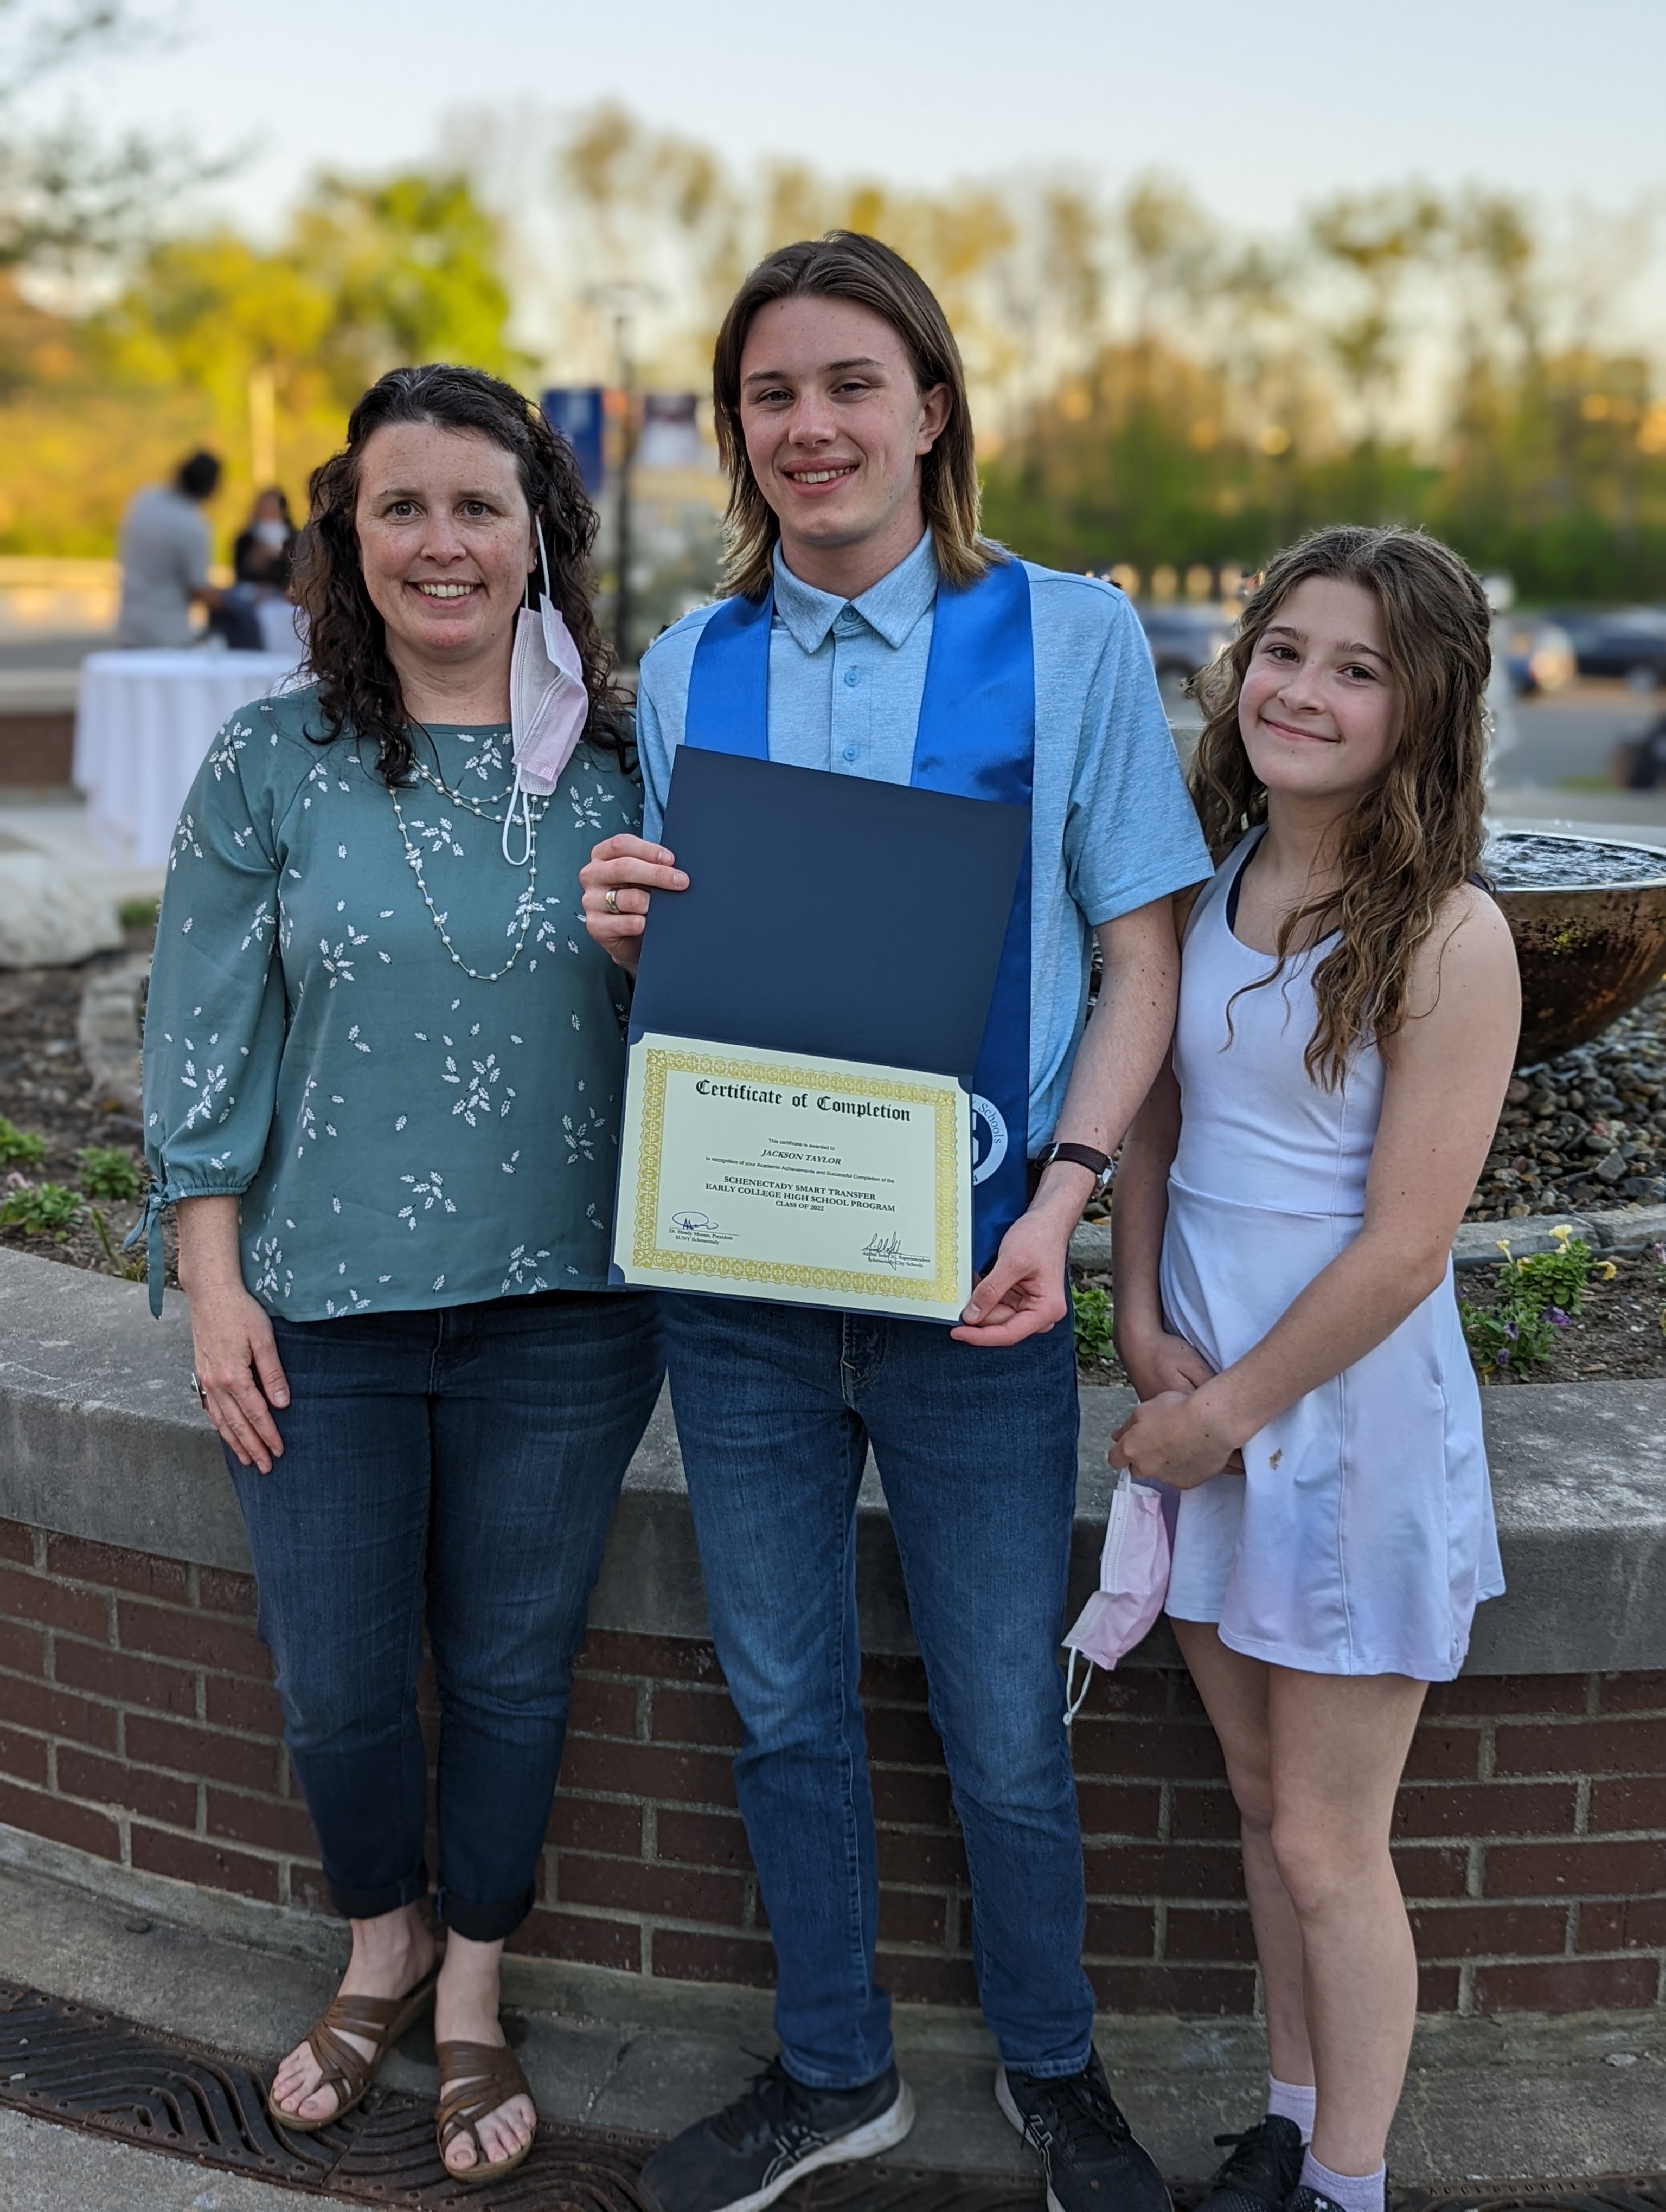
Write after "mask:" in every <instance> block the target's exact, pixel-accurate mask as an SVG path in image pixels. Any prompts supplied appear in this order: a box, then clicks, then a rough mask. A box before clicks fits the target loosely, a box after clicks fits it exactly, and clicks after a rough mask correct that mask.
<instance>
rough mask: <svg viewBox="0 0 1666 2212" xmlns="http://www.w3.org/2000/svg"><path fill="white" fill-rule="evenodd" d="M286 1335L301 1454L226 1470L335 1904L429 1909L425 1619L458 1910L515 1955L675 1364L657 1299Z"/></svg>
mask: <svg viewBox="0 0 1666 2212" xmlns="http://www.w3.org/2000/svg"><path fill="white" fill-rule="evenodd" d="M272 1326H273V1329H274V1331H275V1333H276V1335H277V1351H278V1357H279V1358H281V1359H282V1361H283V1370H284V1373H285V1375H286V1376H288V1378H289V1391H290V1400H289V1406H288V1407H287V1408H286V1409H285V1410H283V1412H281V1413H277V1414H276V1415H275V1417H274V1418H275V1419H276V1420H277V1426H278V1429H279V1431H280V1433H281V1434H282V1436H283V1457H282V1458H281V1459H279V1460H277V1461H276V1462H274V1464H273V1468H272V1472H271V1474H261V1473H260V1472H259V1471H258V1469H257V1468H241V1467H239V1466H238V1465H237V1464H236V1462H235V1461H234V1459H233V1458H232V1455H230V1453H228V1454H227V1463H228V1466H229V1467H230V1468H231V1473H232V1479H233V1480H234V1482H235V1484H236V1486H237V1492H238V1497H239V1499H240V1503H241V1504H242V1508H243V1518H244V1521H245V1522H246V1525H247V1528H248V1533H249V1548H250V1551H251V1552H252V1554H253V1557H254V1568H255V1577H256V1581H257V1583H258V1590H259V1618H258V1626H259V1631H260V1633H261V1635H262V1636H263V1637H264V1639H265V1641H266V1643H267V1644H268V1645H269V1646H270V1648H271V1653H272V1656H273V1658H274V1660H275V1661H276V1662H277V1689H278V1695H279V1697H280V1698H281V1699H282V1701H283V1719H284V1731H283V1733H284V1741H285V1742H286V1743H287V1744H288V1746H289V1758H290V1761H291V1763H292V1765H293V1766H294V1768H295V1773H296V1775H297V1777H298V1778H299V1779H300V1782H301V1789H302V1790H304V1792H305V1793H306V1797H307V1809H308V1811H309V1812H310V1813H311V1814H312V1816H313V1826H314V1827H315V1828H316V1829H317V1831H318V1837H319V1844H320V1846H321V1849H322V1853H323V1859H324V1871H325V1877H326V1879H327V1881H328V1882H329V1886H330V1894H331V1899H332V1900H333V1902H334V1904H335V1905H336V1907H337V1911H341V1912H343V1913H345V1914H347V1915H349V1916H350V1917H353V1918H355V1919H373V1918H374V1917H376V1916H377V1915H378V1914H380V1913H384V1912H391V1911H393V1910H394V1909H395V1908H396V1907H397V1906H399V1905H408V1904H410V1903H411V1902H413V1901H414V1900H415V1899H419V1898H422V1897H423V1896H425V1895H426V1894H427V1892H428V1886H429V1875H428V1869H427V1867H426V1865H425V1863H424V1860H423V1831H424V1828H425V1826H426V1820H427V1813H428V1763H427V1759H426V1758H425V1756H424V1753H423V1735H422V1731H421V1729H420V1728H419V1726H418V1724H417V1669H418V1667H419V1665H420V1663H421V1659H422V1635H423V1617H424V1613H425V1612H426V1616H427V1624H428V1635H429V1647H430V1649H431V1650H432V1653H433V1656H434V1671H435V1680H436V1682H437V1686H438V1691H439V1701H440V1758H439V1783H438V1791H437V1796H438V1814H439V1869H438V1872H439V1893H438V1899H437V1903H438V1909H439V1911H440V1916H441V1918H442V1919H443V1920H444V1921H445V1922H446V1923H447V1925H448V1926H449V1927H451V1928H453V1929H455V1930H456V1931H457V1933H458V1934H459V1935H460V1936H470V1937H472V1938H473V1939H474V1940H475V1941H476V1942H492V1941H494V1940H496V1938H498V1937H501V1936H508V1935H509V1934H510V1933H511V1932H512V1931H513V1930H514V1929H515V1928H516V1927H518V1926H519V1925H520V1922H521V1921H522V1920H523V1919H525V1917H526V1914H527V1912H528V1911H529V1910H530V1909H531V1905H532V1891H533V1881H534V1878H535V1875H536V1870H537V1867H538V1856H539V1853H540V1851H541V1850H542V1849H543V1845H544V1833H545V1830H546V1828H547V1826H548V1824H549V1818H550V1798H551V1797H552V1796H553V1795H554V1792H555V1786H556V1772H557V1770H558V1769H559V1767H560V1765H561V1753H562V1741H563V1739H564V1737H565V1735H566V1729H567V1709H568V1703H569V1696H570V1693H571V1687H572V1672H573V1659H574V1656H575V1653H576V1652H577V1650H578V1649H579V1646H580V1644H581V1643H582V1642H583V1640H584V1629H585V1614H586V1611H587V1607H588V1604H589V1600H590V1591H591V1587H592V1585H593V1583H594V1581H595V1579H596V1572H597V1569H598V1567H599V1565H600V1563H601V1556H602V1545H603V1542H604V1540H605V1536H606V1534H607V1523H608V1518H609V1516H610V1515H611V1511H612V1509H613V1502H614V1499H615V1498H617V1495H618V1490H619V1485H620V1482H621V1480H623V1475H624V1471H625V1468H626V1467H627V1465H628V1464H629V1460H630V1455H631V1454H632V1453H633V1452H634V1451H635V1448H636V1445H637V1443H638V1441H639V1439H640V1438H641V1434H642V1431H643V1429H644V1428H645V1427H646V1425H647V1424H648V1416H649V1414H650V1413H652V1412H653V1409H654V1399H655V1397H656V1396H657V1395H658V1392H659V1389H660V1377H661V1374H662V1372H663V1359H662V1354H661V1347H660V1304H659V1300H658V1299H657V1298H656V1297H653V1296H652V1295H646V1294H642V1293H639V1292H624V1293H611V1292H595V1291H592V1292H583V1291H580V1292H572V1291H550V1292H547V1293H540V1294H534V1295H532V1296H529V1297H508V1298H495V1299H491V1300H489V1301H488V1302H486V1303H484V1304H477V1305H466V1306H448V1307H443V1308H441V1309H438V1310H434V1311H429V1312H404V1313H399V1312H394V1313H364V1314H351V1315H346V1316H343V1317H341V1318H340V1319H338V1320H335V1321H319V1322H284V1321H274V1322H273V1324H272Z"/></svg>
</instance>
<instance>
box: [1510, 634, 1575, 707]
mask: <svg viewBox="0 0 1666 2212" xmlns="http://www.w3.org/2000/svg"><path fill="white" fill-rule="evenodd" d="M1493 639H1494V644H1493V651H1494V653H1499V654H1500V655H1501V657H1502V659H1503V661H1504V665H1505V671H1507V673H1508V675H1509V678H1510V683H1511V689H1512V690H1514V691H1516V692H1517V694H1518V695H1521V696H1525V695H1526V694H1527V693H1529V692H1533V691H1560V690H1561V688H1562V686H1563V685H1564V684H1571V683H1572V681H1573V676H1574V653H1573V641H1572V638H1571V637H1570V636H1569V635H1568V634H1567V632H1566V629H1564V628H1563V627H1562V624H1561V623H1560V622H1554V621H1552V620H1551V619H1550V618H1549V617H1547V616H1544V615H1519V616H1517V617H1515V619H1514V620H1511V619H1508V618H1505V619H1504V620H1502V621H1499V622H1495V623H1493Z"/></svg>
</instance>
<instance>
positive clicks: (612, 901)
mask: <svg viewBox="0 0 1666 2212" xmlns="http://www.w3.org/2000/svg"><path fill="white" fill-rule="evenodd" d="M606 906H607V910H608V912H609V913H610V914H617V912H618V911H619V894H618V893H617V891H616V890H610V891H609V892H608V894H607V899H606Z"/></svg>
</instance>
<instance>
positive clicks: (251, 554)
mask: <svg viewBox="0 0 1666 2212" xmlns="http://www.w3.org/2000/svg"><path fill="white" fill-rule="evenodd" d="M300 542H301V532H299V531H298V530H297V529H296V528H295V524H294V522H293V521H292V520H291V519H290V515H289V498H288V495H286V494H285V493H284V492H283V490H282V489H280V488H279V487H278V486H277V484H271V485H269V486H268V487H267V489H265V490H264V491H263V492H258V493H257V494H256V495H255V502H254V511H253V513H252V514H251V515H250V517H249V520H248V522H247V524H246V526H245V527H244V528H243V529H241V530H240V531H239V532H238V533H237V539H236V543H235V544H234V545H233V547H232V556H231V561H232V569H233V573H234V575H235V577H236V581H235V582H234V584H233V586H232V587H231V589H230V590H229V591H228V592H227V593H226V595H225V599H224V601H223V603H222V605H221V607H220V608H219V609H218V610H217V611H216V614H215V616H214V617H213V627H214V628H215V629H216V630H218V631H219V632H220V634H221V635H222V636H223V637H224V639H225V641H226V642H227V644H228V645H229V646H235V647H244V648H246V649H247V650H249V651H251V652H254V653H259V652H262V651H264V652H268V653H283V652H292V651H295V650H296V649H297V648H298V646H299V638H298V635H297V632H296V629H295V608H294V606H293V605H292V594H291V592H290V590H289V580H290V577H291V575H292V574H293V572H294V568H295V548H296V546H297V545H298V544H300Z"/></svg>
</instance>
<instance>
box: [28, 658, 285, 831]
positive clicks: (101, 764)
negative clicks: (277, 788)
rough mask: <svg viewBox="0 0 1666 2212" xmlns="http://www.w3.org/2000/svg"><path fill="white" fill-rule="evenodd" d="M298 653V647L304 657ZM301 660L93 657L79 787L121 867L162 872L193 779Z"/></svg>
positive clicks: (78, 755) (79, 719)
mask: <svg viewBox="0 0 1666 2212" xmlns="http://www.w3.org/2000/svg"><path fill="white" fill-rule="evenodd" d="M297 650H298V648H297ZM295 660H296V654H295V653H211V652H209V651H207V650H206V649H202V650H197V651H190V650H187V651H184V652H178V653H175V652H166V651H161V650H154V651H153V650H145V651H131V652H119V653H88V656H87V658H86V659H85V660H83V661H82V664H81V695H80V698H79V700H78V702H77V704H76V750H75V766H74V769H73V770H72V771H71V772H72V774H73V775H74V778H75V783H76V789H77V790H78V791H81V792H83V793H85V794H86V799H87V827H88V832H89V834H90V835H91V836H92V838H93V840H94V843H96V844H97V845H98V846H99V848H100V850H101V851H102V852H104V853H105V854H106V855H107V856H108V858H109V859H110V860H112V862H113V863H114V865H115V866H118V867H122V868H161V867H165V866H167V856H168V852H169V849H170V848H171V847H172V845H173V827H174V824H175V823H176V822H177V821H178V820H179V810H180V807H181V806H182V805H184V803H185V793H186V792H188V791H189V790H190V788H191V785H192V778H193V777H194V776H195V775H196V774H197V771H198V769H199V768H200V767H201V765H202V762H203V756H204V753H205V752H207V750H208V749H209V746H210V744H211V743H212V741H213V738H214V735H215V732H216V731H217V730H218V729H219V727H220V726H221V724H222V722H223V721H225V720H227V718H228V716H229V715H231V714H234V713H235V712H236V711H237V709H238V708H240V707H242V706H246V705H247V703H248V702H250V701H251V700H252V699H261V698H264V696H266V694H267V693H268V692H269V691H271V690H275V689H276V688H277V685H278V684H280V683H281V682H282V681H283V678H285V677H286V676H289V675H290V674H291V673H292V672H293V671H294V669H295Z"/></svg>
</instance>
